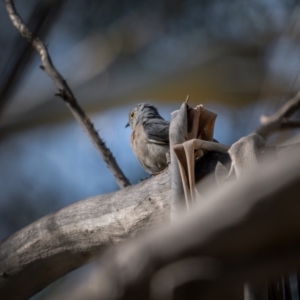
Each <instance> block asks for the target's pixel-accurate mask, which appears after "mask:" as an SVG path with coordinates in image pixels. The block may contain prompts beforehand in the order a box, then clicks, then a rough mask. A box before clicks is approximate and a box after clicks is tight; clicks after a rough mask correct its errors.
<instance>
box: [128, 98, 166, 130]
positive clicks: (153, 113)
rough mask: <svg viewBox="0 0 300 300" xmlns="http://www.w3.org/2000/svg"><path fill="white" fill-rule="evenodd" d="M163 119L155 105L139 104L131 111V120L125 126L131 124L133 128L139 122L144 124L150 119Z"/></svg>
mask: <svg viewBox="0 0 300 300" xmlns="http://www.w3.org/2000/svg"><path fill="white" fill-rule="evenodd" d="M157 118H158V119H162V117H161V116H160V114H159V113H158V111H157V109H156V107H155V106H153V105H151V104H149V103H139V104H137V105H136V106H135V107H134V108H133V109H132V110H131V111H130V113H129V122H128V123H127V124H126V126H125V127H128V126H130V127H131V128H132V129H134V128H135V126H136V125H137V124H139V123H140V124H143V123H144V122H145V121H147V120H148V119H157Z"/></svg>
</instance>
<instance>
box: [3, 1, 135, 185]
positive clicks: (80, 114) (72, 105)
mask: <svg viewBox="0 0 300 300" xmlns="http://www.w3.org/2000/svg"><path fill="white" fill-rule="evenodd" d="M4 3H5V5H6V10H7V12H8V15H9V17H10V19H11V21H12V23H13V25H14V26H15V27H16V28H17V30H18V31H19V32H20V34H21V35H22V36H23V37H24V38H26V39H27V41H28V42H29V43H31V45H32V46H33V47H34V49H35V50H36V51H37V52H38V54H39V55H40V57H41V61H42V69H44V70H45V72H46V73H47V74H48V75H49V76H50V78H51V79H52V80H53V81H54V83H55V85H56V87H57V89H58V91H59V93H58V95H59V96H60V97H62V99H63V100H64V101H65V103H66V105H67V107H68V108H69V109H70V111H71V112H72V114H73V115H74V117H75V118H76V119H77V121H78V122H79V123H80V124H81V126H82V127H83V128H84V130H85V131H86V132H87V134H88V136H89V137H90V139H91V140H92V142H93V144H94V145H95V147H96V149H97V150H98V151H99V153H100V154H101V156H102V158H103V160H104V161H105V163H106V164H107V166H108V168H109V169H110V170H111V172H112V173H113V175H114V176H115V179H116V181H117V183H118V185H119V186H120V187H121V188H124V187H126V186H129V185H130V183H129V180H128V179H127V178H126V176H125V175H124V174H123V172H122V170H121V169H120V167H119V165H118V164H117V162H116V160H115V158H114V156H113V154H112V153H111V151H110V150H109V149H108V148H107V147H106V145H105V143H104V141H103V140H102V139H101V137H100V136H99V134H98V132H97V130H96V129H95V127H94V125H93V123H92V122H91V120H90V119H89V117H88V116H87V115H86V114H85V112H84V111H83V110H82V108H81V107H80V105H79V104H78V102H77V100H76V98H75V96H74V95H73V92H72V90H71V89H70V87H69V85H68V84H67V82H66V81H65V80H64V79H63V77H62V76H61V74H60V73H59V72H58V71H57V69H56V68H55V67H54V65H53V63H52V60H51V57H50V55H49V53H48V50H47V48H46V46H45V45H44V43H43V42H42V41H41V40H40V38H39V37H38V36H35V35H34V34H33V32H31V31H30V29H29V28H28V27H27V26H26V24H25V23H24V22H23V21H22V19H21V18H20V16H19V15H18V13H17V11H16V9H15V6H14V3H13V1H12V0H4Z"/></svg>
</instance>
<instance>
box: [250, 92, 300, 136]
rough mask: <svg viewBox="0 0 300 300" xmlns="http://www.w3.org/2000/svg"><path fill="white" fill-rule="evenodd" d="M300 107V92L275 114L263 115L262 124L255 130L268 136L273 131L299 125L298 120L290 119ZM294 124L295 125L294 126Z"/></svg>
mask: <svg viewBox="0 0 300 300" xmlns="http://www.w3.org/2000/svg"><path fill="white" fill-rule="evenodd" d="M299 108H300V92H299V93H298V94H297V95H296V96H295V97H294V98H292V99H290V100H289V101H288V102H287V103H285V104H284V105H283V106H282V107H281V108H280V109H279V110H278V111H277V112H276V113H275V114H273V115H272V116H262V117H261V120H260V122H261V124H262V125H261V126H260V127H259V128H258V129H257V130H256V131H255V132H256V133H257V134H259V135H261V136H262V137H263V138H265V139H266V138H267V137H268V136H269V135H270V134H272V133H273V132H276V131H278V130H280V129H283V128H287V127H288V128H291V127H298V125H299V123H298V122H292V121H288V120H287V118H288V117H290V116H291V115H292V114H293V113H295V112H296V110H297V109H299ZM293 125H294V126H293Z"/></svg>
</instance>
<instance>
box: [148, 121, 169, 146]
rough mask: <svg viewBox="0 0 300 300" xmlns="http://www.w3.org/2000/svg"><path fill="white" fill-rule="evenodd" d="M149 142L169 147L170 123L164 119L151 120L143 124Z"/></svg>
mask: <svg viewBox="0 0 300 300" xmlns="http://www.w3.org/2000/svg"><path fill="white" fill-rule="evenodd" d="M143 126H144V131H145V134H146V137H147V140H148V141H149V142H151V143H155V144H160V145H168V144H169V127H170V123H169V122H168V121H166V120H164V119H151V120H148V121H147V122H145V123H144V124H143Z"/></svg>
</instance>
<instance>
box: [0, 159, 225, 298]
mask: <svg viewBox="0 0 300 300" xmlns="http://www.w3.org/2000/svg"><path fill="white" fill-rule="evenodd" d="M220 159H221V160H222V161H224V159H225V160H228V155H224V154H223V155H220V154H218V153H215V154H214V155H212V154H209V155H207V159H206V156H204V157H202V158H201V160H200V161H199V162H198V164H197V172H199V177H203V176H205V175H207V174H208V173H211V172H213V171H214V169H215V166H216V165H217V163H218V161H219V160H220ZM170 198H171V190H170V177H169V173H168V171H166V172H164V173H162V174H159V175H157V176H155V177H153V178H150V179H149V180H146V181H143V182H141V183H139V184H138V185H134V186H131V187H127V188H126V189H123V190H120V191H118V192H116V193H112V194H108V195H103V196H97V197H93V198H90V199H87V200H84V201H80V202H77V203H75V204H72V205H70V206H68V207H66V208H64V209H62V210H60V211H58V212H55V213H53V214H50V215H48V216H45V217H44V218H42V219H40V220H38V221H36V222H34V223H32V224H31V225H29V226H27V227H25V228H23V229H22V230H20V231H19V232H17V233H16V234H14V235H12V236H11V237H9V238H7V239H6V240H5V241H3V242H2V243H1V244H0V295H1V297H0V298H1V300H2V299H9V300H11V299H27V298H28V297H30V296H32V295H34V294H35V293H37V292H38V291H39V290H41V289H43V288H45V287H46V286H47V285H48V284H50V283H51V282H53V281H55V280H56V279H58V278H59V277H61V276H63V275H65V274H66V273H68V272H70V271H71V270H73V269H75V268H78V267H80V266H82V265H83V264H85V263H86V262H87V261H88V260H89V259H90V258H91V257H93V256H94V255H95V254H96V253H99V252H100V251H102V250H103V249H104V248H105V247H106V246H108V245H111V244H115V243H118V242H120V241H123V240H125V239H128V238H129V237H134V236H136V235H137V234H138V233H140V232H141V231H144V230H145V229H146V228H149V227H153V226H157V225H159V224H161V223H162V222H163V221H164V220H166V219H167V220H168V219H169V215H170ZM1 274H2V276H1Z"/></svg>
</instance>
